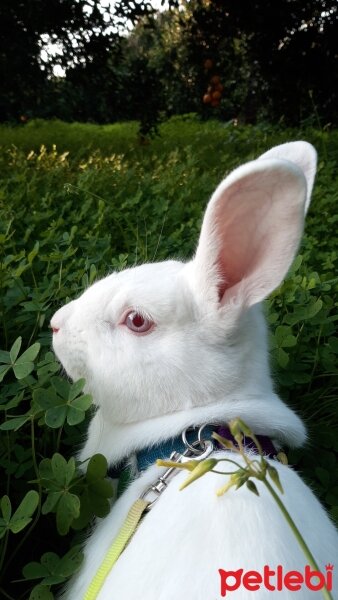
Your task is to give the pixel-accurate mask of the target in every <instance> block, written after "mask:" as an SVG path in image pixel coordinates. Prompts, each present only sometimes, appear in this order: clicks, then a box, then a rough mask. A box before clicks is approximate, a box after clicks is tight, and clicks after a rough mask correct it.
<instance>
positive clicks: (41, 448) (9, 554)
mask: <svg viewBox="0 0 338 600" xmlns="http://www.w3.org/2000/svg"><path fill="white" fill-rule="evenodd" d="M136 132H137V124H118V125H114V126H106V127H98V126H94V125H79V124H72V125H65V124H63V123H60V122H57V121H56V122H51V123H45V122H43V121H39V122H31V123H30V124H29V125H28V126H27V127H25V128H20V129H11V128H5V127H1V128H0V134H1V139H2V144H3V146H2V148H1V153H0V169H1V180H0V211H1V219H0V253H1V260H0V281H1V297H0V311H1V325H0V327H1V347H2V349H3V350H2V351H1V353H0V378H1V379H2V380H3V383H2V394H1V404H0V409H1V411H2V413H3V417H4V418H3V419H2V421H3V422H2V425H1V427H0V430H1V431H0V433H1V436H0V461H1V466H2V468H3V470H4V476H3V477H2V479H1V481H2V491H1V496H2V500H1V513H2V519H0V544H2V545H0V561H1V565H2V566H3V569H2V572H3V580H2V583H1V584H0V593H1V594H4V596H5V597H9V598H15V599H16V600H18V599H19V598H27V597H30V598H31V599H32V600H34V599H37V598H40V599H45V600H48V599H50V598H53V590H55V589H57V586H58V585H59V584H62V583H63V581H64V580H65V579H66V578H67V577H68V576H69V575H71V573H73V572H75V571H76V570H77V569H78V568H79V566H80V564H81V558H82V554H81V539H82V535H83V534H82V532H83V529H84V528H85V527H86V526H87V525H88V523H90V521H91V519H92V518H93V516H95V515H96V516H98V517H100V518H103V517H104V516H105V515H106V514H107V512H108V510H109V504H110V502H111V499H112V498H113V494H114V491H113V489H112V485H111V483H110V482H109V480H108V479H107V478H106V472H107V464H106V461H105V459H104V458H103V457H102V456H100V455H97V456H94V457H92V458H91V460H90V461H89V462H88V464H85V465H79V464H78V463H77V462H76V461H75V460H74V458H72V455H73V454H74V449H75V450H76V449H77V448H78V447H79V446H80V445H81V443H82V440H83V436H84V435H85V430H86V426H87V417H90V413H91V411H92V408H91V398H90V397H89V396H88V395H83V394H82V389H83V380H80V381H78V382H74V383H73V384H71V383H70V382H69V381H67V379H65V378H64V376H63V375H62V374H60V372H59V365H58V363H57V362H56V360H55V357H54V355H53V353H52V352H51V350H50V348H51V334H50V332H49V330H48V323H49V319H50V317H51V316H52V314H53V312H54V311H55V310H56V309H57V308H58V307H60V306H61V305H63V304H64V303H65V302H67V301H68V300H70V299H73V298H75V297H77V296H78V295H79V294H80V293H81V291H82V290H83V289H84V288H86V287H87V286H88V285H90V284H91V283H92V282H93V281H94V280H95V279H97V278H98V277H102V276H105V275H106V274H107V273H108V272H110V271H111V270H114V269H121V268H124V267H125V266H127V265H132V264H134V263H135V262H136V263H137V262H142V261H145V260H153V259H155V260H162V259H164V258H167V257H169V256H171V257H179V258H183V259H185V258H188V257H189V256H191V254H192V252H193V250H194V247H195V244H196V241H197V237H198V233H199V227H200V221H201V217H202V214H203V210H204V207H205V204H206V201H207V199H208V197H209V195H210V193H211V192H212V191H213V189H214V187H215V186H216V185H217V183H218V182H219V181H220V180H221V179H222V177H224V175H225V174H226V173H227V172H228V171H230V170H231V169H232V168H233V167H235V166H236V165H238V164H240V163H242V162H244V161H246V160H249V159H251V158H253V157H255V156H257V155H258V154H259V153H261V152H263V151H265V150H266V149H267V148H268V147H271V146H272V145H274V144H277V143H281V142H283V141H287V140H290V139H297V138H298V139H299V138H305V139H308V140H309V141H312V142H313V143H314V144H315V146H316V147H317V149H318V150H319V173H318V178H317V183H316V186H315V193H314V199H313V203H312V208H311V209H310V213H309V217H308V221H307V228H306V235H305V237H304V241H303V244H302V246H301V249H300V253H299V255H298V257H297V258H296V261H295V263H294V265H293V268H292V270H291V272H290V275H289V277H288V278H287V279H286V281H285V282H284V283H283V285H282V286H281V287H280V289H279V290H276V292H275V293H274V294H273V295H272V297H271V298H270V299H269V301H268V302H267V314H268V320H269V323H270V331H271V357H272V361H273V369H274V374H275V380H276V386H277V387H278V388H279V390H280V393H281V394H282V396H283V397H284V398H285V400H286V401H287V402H288V403H289V404H290V405H291V406H293V407H294V408H295V410H296V411H297V412H298V413H299V414H301V415H302V417H303V418H304V419H305V421H306V423H307V425H308V428H309V432H310V437H309V439H310V441H309V443H308V445H307V447H306V448H304V449H302V450H299V451H297V452H296V451H293V452H291V453H290V454H289V458H290V462H292V464H296V465H297V468H298V469H299V470H300V471H301V472H302V473H303V474H304V476H305V477H306V478H307V479H308V480H309V481H310V482H311V485H312V486H313V487H314V488H315V489H316V491H317V493H318V495H319V497H320V498H321V500H322V501H323V502H324V503H325V504H326V506H327V507H328V509H329V510H330V512H331V514H332V516H333V517H334V518H338V474H337V473H338V470H337V468H336V467H337V459H336V453H337V450H338V442H337V440H338V435H337V433H338V425H337V403H336V395H337V382H336V377H337V353H338V339H337V333H336V323H337V318H338V317H337V311H336V307H337V296H336V292H337V287H338V280H337V277H336V275H335V268H336V262H337V252H338V251H337V233H336V231H337V220H338V217H337V214H335V210H334V207H335V206H336V205H337V204H336V203H337V196H338V192H337V189H338V186H337V181H336V179H337V175H336V174H337V159H336V158H335V156H337V149H338V136H337V133H336V132H331V133H330V134H328V133H325V132H320V131H315V130H307V131H302V132H299V131H296V130H283V131H280V130H278V129H276V128H274V129H271V128H270V127H268V126H266V125H261V126H259V127H258V126H257V127H246V128H241V127H234V126H233V125H232V124H226V125H220V124H219V123H215V122H208V123H207V124H203V125H202V124H201V123H200V122H199V121H198V120H197V119H196V118H195V117H194V116H193V115H187V116H186V117H184V118H182V119H178V118H173V119H172V120H170V121H169V122H167V123H165V124H163V125H162V126H161V128H160V132H161V134H162V135H161V137H160V138H158V139H155V140H153V142H152V143H151V144H150V145H148V146H138V145H137V144H136ZM53 144H57V145H56V146H53ZM0 516H1V515H0ZM32 561H33V562H32ZM18 580H19V581H18Z"/></svg>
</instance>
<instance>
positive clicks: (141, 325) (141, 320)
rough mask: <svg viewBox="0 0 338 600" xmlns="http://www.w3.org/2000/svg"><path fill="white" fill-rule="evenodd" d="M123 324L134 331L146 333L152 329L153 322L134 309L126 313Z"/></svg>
mask: <svg viewBox="0 0 338 600" xmlns="http://www.w3.org/2000/svg"><path fill="white" fill-rule="evenodd" d="M124 325H126V326H127V327H128V329H130V330H131V331H134V332H135V333H146V332H148V331H150V329H152V327H153V325H154V323H153V322H152V321H151V320H150V319H148V317H146V316H145V315H142V314H141V313H139V312H137V311H136V310H132V311H131V312H129V313H128V314H127V315H126V318H125V320H124Z"/></svg>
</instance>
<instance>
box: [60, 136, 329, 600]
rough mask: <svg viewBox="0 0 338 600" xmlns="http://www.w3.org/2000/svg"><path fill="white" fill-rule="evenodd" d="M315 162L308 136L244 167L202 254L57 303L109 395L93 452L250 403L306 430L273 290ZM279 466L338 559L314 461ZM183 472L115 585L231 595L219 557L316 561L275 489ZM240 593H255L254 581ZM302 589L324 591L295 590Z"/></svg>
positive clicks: (124, 507) (137, 443)
mask: <svg viewBox="0 0 338 600" xmlns="http://www.w3.org/2000/svg"><path fill="white" fill-rule="evenodd" d="M315 167H316V155H315V151H314V150H313V148H312V147H311V146H310V145H309V144H307V143H305V142H295V143H290V144H285V145H283V146H278V147H277V148H274V149H272V150H271V151H269V152H268V153H266V154H265V155H263V156H262V157H260V158H259V159H258V160H256V161H252V162H250V163H248V164H246V165H244V166H242V167H239V168H238V169H236V170H235V171H234V172H233V173H231V174H230V175H229V176H228V177H227V178H226V179H225V180H224V181H223V182H222V183H221V184H220V186H219V187H218V188H217V190H216V191H215V193H214V194H213V196H212V198H211V200H210V202H209V204H208V207H207V210H206V214H205V217H204V221H203V225H202V230H201V236H200V241H199V244H198V248H197V252H196V256H195V258H194V259H193V260H192V261H190V262H188V263H181V262H178V261H177V262H176V261H166V262H163V263H157V264H145V265H141V266H138V267H135V268H133V269H127V270H125V271H123V272H121V273H113V274H112V275H109V276H108V277H106V278H105V279H103V280H101V281H98V282H97V283H95V284H94V285H93V286H91V287H90V288H89V289H88V290H86V291H85V292H84V293H83V294H82V296H80V298H78V299H77V300H75V301H73V302H71V303H69V304H68V305H66V306H65V307H63V308H61V309H60V310H59V311H58V312H57V313H56V314H55V315H54V317H53V319H52V322H51V325H52V327H53V328H54V329H55V330H58V331H55V334H54V339H53V345H54V349H55V352H56V354H57V356H58V357H59V359H60V360H61V362H62V364H63V365H64V367H65V368H66V370H67V372H68V374H69V375H70V376H71V377H72V378H74V379H77V378H79V377H85V379H86V390H87V391H89V392H90V393H91V394H92V395H93V398H94V401H95V404H96V406H97V412H96V414H95V416H94V418H93V420H92V422H91V424H90V427H89V432H88V438H87V441H86V443H85V445H84V447H83V448H82V450H81V453H80V458H81V459H85V458H87V457H89V456H91V455H92V454H94V453H95V452H102V453H103V454H105V455H106V457H107V459H108V461H109V462H110V463H111V464H114V463H117V462H118V461H119V460H120V459H121V458H125V457H128V456H129V455H130V454H132V453H133V452H135V450H138V449H140V448H144V447H145V446H150V445H153V444H156V443H157V442H159V441H161V440H164V439H168V438H170V437H173V436H177V435H179V434H180V433H181V431H182V430H183V429H184V428H185V427H187V426H188V425H198V424H202V423H205V422H213V423H215V422H216V423H224V422H226V421H228V420H229V419H231V418H233V417H236V416H240V417H241V418H242V419H243V420H244V421H245V422H247V423H248V425H250V426H251V427H252V429H253V430H254V431H255V433H257V434H264V435H269V436H270V437H271V438H272V439H273V440H274V442H275V444H276V446H277V447H280V446H281V445H283V444H288V445H290V446H299V445H301V444H303V442H304V440H305V435H306V434H305V428H304V425H303V424H302V421H301V420H300V418H299V417H298V416H297V415H296V414H295V413H294V412H293V411H292V410H291V409H290V408H288V407H287V406H286V405H285V404H284V403H283V402H282V401H281V400H280V399H279V398H278V396H277V395H276V394H275V392H274V389H273V383H272V379H271V375H270V371H269V364H268V350H267V342H266V337H267V331H266V325H265V321H264V317H263V313H262V308H261V306H260V304H259V302H260V301H261V300H263V299H264V298H266V296H267V295H268V294H269V293H270V292H271V291H272V290H273V289H275V288H276V287H277V286H278V285H279V284H280V282H281V281H282V279H283V277H284V276H285V275H286V273H287V271H288V269H289V267H290V264H291V262H292V260H293V258H294V255H295V253H296V251H297V248H298V244H299V241H300V238H301V234H302V230H303V221H304V213H305V210H306V207H307V205H308V203H309V199H310V194H311V189H312V185H313V180H314V173H315ZM128 309H135V310H138V311H140V312H142V313H144V314H146V315H148V317H149V318H150V319H151V320H152V321H153V322H154V323H155V326H154V328H153V329H152V330H151V331H150V332H149V333H147V334H146V335H136V334H134V333H133V332H131V331H130V330H129V329H128V328H127V327H126V325H125V324H124V321H123V315H125V313H126V311H128ZM276 467H277V468H278V470H279V471H280V476H281V479H282V482H283V484H284V486H285V489H286V494H285V502H286V504H287V506H288V508H289V509H290V512H291V514H292V516H293V517H294V519H295V521H296V522H297V524H298V525H299V527H300V529H301V531H302V533H303V535H304V537H305V538H306V539H307V541H308V543H309V544H310V546H311V548H312V550H313V552H314V554H315V556H316V558H317V560H318V562H319V564H320V568H321V569H322V570H323V571H324V566H325V564H327V563H328V562H334V559H335V556H337V551H338V539H337V533H336V531H335V529H334V527H333V525H332V523H331V522H330V520H329V518H328V517H327V515H326V514H325V512H324V510H323V508H322V507H321V506H320V504H319V502H318V501H317V500H316V498H315V497H314V496H313V494H312V493H311V491H310V490H309V489H308V488H307V487H306V486H305V485H304V483H303V482H302V481H301V479H300V478H299V476H298V475H297V474H296V473H294V472H293V471H292V469H291V468H287V467H283V466H282V465H279V464H276ZM159 473H160V469H158V468H157V467H155V466H153V467H150V468H149V469H148V470H147V471H146V472H145V473H144V474H143V475H142V476H141V477H139V478H138V479H136V480H135V481H134V482H133V483H132V484H131V485H130V486H129V488H128V490H127V491H126V492H125V493H124V494H123V496H122V497H121V498H120V499H119V500H118V502H117V503H116V505H114V507H113V510H112V511H111V513H110V515H109V516H108V517H107V518H106V519H104V520H103V521H100V522H99V523H97V525H96V529H95V530H94V532H93V534H92V536H91V538H90V539H89V540H88V542H87V545H86V547H85V556H86V558H85V563H84V566H83V567H82V569H81V571H80V573H79V575H78V576H77V577H76V578H75V579H74V581H73V583H72V584H71V585H70V588H69V590H68V592H67V593H66V597H67V599H69V600H72V599H76V600H80V599H81V598H82V597H83V594H84V592H85V590H86V587H87V586H88V584H89V583H90V581H91V579H92V577H93V576H94V574H95V571H96V569H97V567H98V566H99V564H100V561H101V560H102V558H103V556H104V554H105V552H106V550H107V548H108V547H109V545H110V543H111V542H112V540H113V539H114V536H115V535H116V533H117V531H118V529H119V527H120V526H121V523H122V522H123V519H124V517H125V515H126V513H127V512H128V510H129V508H130V506H131V504H132V502H133V501H134V500H135V499H136V498H137V497H138V496H139V494H140V493H141V492H142V491H143V489H144V488H145V487H146V486H147V485H148V484H149V483H151V482H152V481H153V480H154V479H156V478H157V476H158V474H159ZM182 477H184V474H182V473H180V474H179V475H178V476H177V477H176V478H175V479H174V480H173V481H172V482H171V483H170V486H169V488H168V490H166V492H165V493H164V494H163V495H162V497H161V498H160V500H159V502H158V504H156V505H155V507H154V508H153V510H152V511H151V512H150V513H149V514H148V515H147V516H146V517H145V519H144V521H143V522H142V524H141V525H140V527H139V530H138V531H137V533H136V535H135V537H134V538H133V540H132V541H131V542H130V544H129V545H128V547H127V549H126V550H125V551H124V553H123V555H122V556H121V557H120V559H119V560H118V562H117V564H116V566H115V567H114V569H113V570H112V572H111V573H110V575H109V577H108V579H107V581H106V583H105V584H104V587H103V589H102V591H101V593H100V594H99V597H98V599H99V600H111V598H113V597H114V598H115V597H116V598H118V599H119V600H132V599H133V598H142V600H155V599H156V600H172V599H175V600H186V599H187V598H194V600H202V599H203V600H207V599H208V600H209V599H210V600H216V599H218V598H220V586H219V575H218V569H219V568H224V569H226V570H232V569H233V570H236V569H239V568H244V569H245V570H252V569H257V570H262V568H263V566H264V565H265V564H268V565H270V566H271V568H273V567H274V566H276V565H277V564H282V565H283V566H284V568H285V569H286V570H295V569H298V570H300V569H301V566H302V565H304V564H305V563H306V561H305V559H304V558H303V556H302V555H301V553H300V551H299V549H298V547H297V544H296V542H295V540H294V539H293V537H292V534H291V533H290V531H289V529H288V526H287V525H286V523H285V522H284V521H283V517H282V516H281V515H280V514H279V512H278V510H277V508H276V507H275V505H274V504H273V502H272V501H271V499H270V497H269V496H268V495H267V494H266V492H265V490H264V489H260V491H261V496H260V498H256V497H255V496H254V495H253V494H251V493H250V492H249V491H248V490H247V489H244V488H241V489H240V490H238V491H237V492H233V491H231V492H229V493H228V494H227V495H226V496H224V497H221V498H218V497H216V495H215V489H216V488H218V487H220V485H222V483H223V481H224V478H222V477H220V476H219V475H212V474H209V475H208V476H206V477H204V478H203V479H201V480H199V481H198V483H195V484H193V485H192V486H191V487H189V488H187V489H186V490H184V491H183V492H179V491H178V487H179V482H180V481H181V479H182ZM268 593H269V592H266V591H265V590H264V589H261V590H260V591H259V592H256V595H255V596H253V597H254V598H257V599H259V600H264V599H265V598H266V596H267V594H268ZM276 593H277V592H276ZM230 595H231V597H234V598H235V599H236V600H237V599H238V600H244V599H246V598H247V595H248V592H247V591H246V590H245V589H243V588H241V589H240V590H238V591H237V592H233V593H232V594H230ZM294 596H296V597H297V598H299V599H300V600H307V599H308V598H309V597H312V596H313V593H312V592H309V591H308V590H307V589H305V590H303V591H302V592H287V591H284V592H282V593H280V594H279V597H280V598H282V599H285V600H287V599H288V598H294ZM334 597H335V598H337V595H334Z"/></svg>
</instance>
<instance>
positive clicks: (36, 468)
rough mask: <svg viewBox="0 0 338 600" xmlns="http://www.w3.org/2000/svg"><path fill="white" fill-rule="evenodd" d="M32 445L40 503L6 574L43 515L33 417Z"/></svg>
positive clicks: (7, 564)
mask: <svg viewBox="0 0 338 600" xmlns="http://www.w3.org/2000/svg"><path fill="white" fill-rule="evenodd" d="M31 444H32V459H33V466H34V471H35V474H36V478H37V479H38V483H37V485H38V493H39V503H38V507H37V512H36V515H35V518H34V521H33V522H32V523H31V525H30V527H29V528H28V529H27V530H26V532H25V535H24V536H23V537H22V538H21V540H20V541H19V542H18V543H17V545H16V546H15V548H14V550H13V552H12V554H11V556H10V557H9V558H8V561H7V562H6V564H5V566H4V569H3V573H5V571H6V570H7V569H8V567H9V565H10V563H11V562H12V561H13V559H14V558H15V556H16V555H17V553H18V552H19V550H20V548H21V546H22V545H23V544H24V543H25V542H26V540H27V538H28V537H29V536H30V534H31V532H32V531H33V529H34V527H35V526H36V525H37V523H38V521H39V518H40V514H41V497H42V486H41V483H40V475H39V469H38V465H37V461H36V452H35V430H34V417H31ZM3 573H2V574H3Z"/></svg>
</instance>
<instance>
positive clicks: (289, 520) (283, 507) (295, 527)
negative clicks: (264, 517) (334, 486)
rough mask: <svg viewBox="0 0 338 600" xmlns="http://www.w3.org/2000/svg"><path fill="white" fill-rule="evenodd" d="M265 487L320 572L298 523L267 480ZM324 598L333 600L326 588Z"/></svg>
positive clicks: (309, 558)
mask: <svg viewBox="0 0 338 600" xmlns="http://www.w3.org/2000/svg"><path fill="white" fill-rule="evenodd" d="M261 481H262V482H263V483H264V485H265V486H266V487H267V489H268V490H269V492H270V494H271V495H272V496H273V498H274V500H275V501H276V503H277V504H278V506H279V508H280V510H281V512H282V513H283V515H284V517H285V519H286V521H287V522H288V524H289V526H290V527H291V530H292V532H293V534H294V536H295V537H296V539H297V541H298V544H299V545H300V547H301V549H302V550H303V552H304V555H305V556H306V558H307V560H308V562H309V564H310V566H311V567H312V568H313V569H314V570H315V571H320V569H319V567H318V565H317V563H316V559H315V558H314V556H313V554H312V553H311V551H310V549H309V547H308V546H307V544H306V543H305V541H304V539H303V536H302V534H301V533H300V531H299V529H298V527H297V525H296V523H295V522H294V520H293V519H292V517H291V516H290V514H289V513H288V511H287V510H286V508H285V506H284V504H283V502H282V501H281V499H280V497H279V496H278V494H277V493H276V492H275V490H274V489H273V487H272V485H270V483H269V482H268V481H267V479H266V478H264V479H262V480H261ZM321 591H322V594H323V597H324V598H325V600H333V598H332V596H331V594H330V592H329V591H328V589H327V588H326V586H325V587H324V588H323V589H322V590H321Z"/></svg>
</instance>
